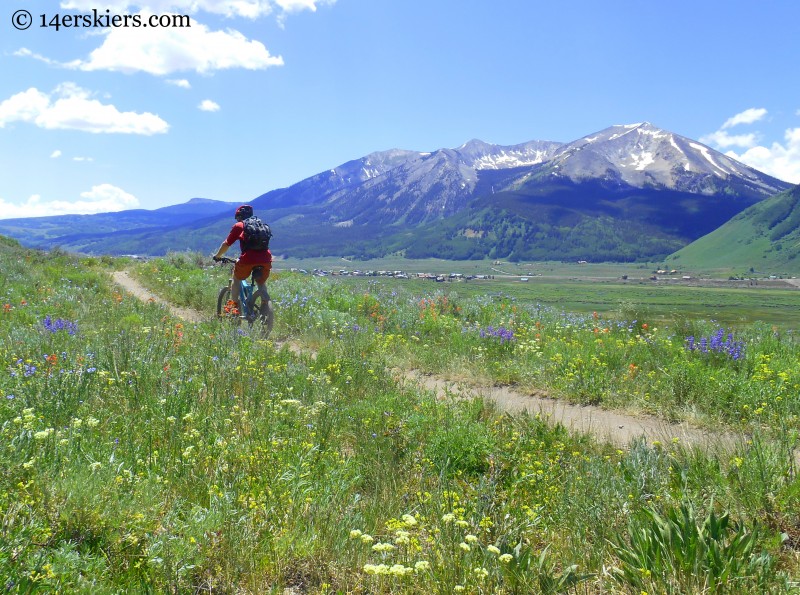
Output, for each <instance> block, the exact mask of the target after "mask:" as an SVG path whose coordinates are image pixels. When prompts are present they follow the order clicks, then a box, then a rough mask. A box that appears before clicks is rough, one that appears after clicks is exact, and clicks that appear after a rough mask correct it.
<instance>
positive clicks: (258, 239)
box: [242, 215, 272, 250]
mask: <svg viewBox="0 0 800 595" xmlns="http://www.w3.org/2000/svg"><path fill="white" fill-rule="evenodd" d="M271 237H272V230H271V229H270V228H269V225H267V224H266V223H264V222H263V221H262V220H261V219H259V218H258V217H256V216H255V215H253V216H252V217H250V218H248V219H245V220H244V236H243V237H242V246H243V249H244V250H269V240H270V238H271Z"/></svg>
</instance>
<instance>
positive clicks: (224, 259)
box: [211, 256, 236, 264]
mask: <svg viewBox="0 0 800 595" xmlns="http://www.w3.org/2000/svg"><path fill="white" fill-rule="evenodd" d="M211 258H212V260H213V261H214V262H222V263H224V264H236V261H235V260H234V259H233V258H228V257H227V256H220V257H219V258H217V257H216V256H212V257H211Z"/></svg>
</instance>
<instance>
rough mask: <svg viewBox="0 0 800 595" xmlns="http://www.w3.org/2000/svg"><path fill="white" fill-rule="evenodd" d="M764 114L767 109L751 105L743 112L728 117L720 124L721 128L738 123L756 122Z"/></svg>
mask: <svg viewBox="0 0 800 595" xmlns="http://www.w3.org/2000/svg"><path fill="white" fill-rule="evenodd" d="M766 115H767V110H765V109H764V108H763V107H758V108H756V107H751V108H750V109H746V110H744V111H743V112H739V113H738V114H736V115H735V116H733V117H732V118H728V119H727V120H726V121H725V123H724V124H723V125H722V130H725V129H727V128H730V127H731V126H737V125H739V124H753V123H754V122H758V121H759V120H761V119H763V118H764V116H766Z"/></svg>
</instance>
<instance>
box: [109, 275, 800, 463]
mask: <svg viewBox="0 0 800 595" xmlns="http://www.w3.org/2000/svg"><path fill="white" fill-rule="evenodd" d="M113 279H114V282H115V283H117V284H118V285H120V286H121V287H122V288H123V289H125V291H128V292H129V293H131V294H132V295H134V296H136V297H137V298H139V299H141V300H143V301H154V302H156V303H158V304H161V305H163V306H165V307H166V308H168V309H169V310H170V312H172V314H174V315H175V316H177V317H178V318H182V319H183V320H186V321H188V322H201V321H203V320H205V319H206V318H207V317H206V316H204V315H203V314H202V313H201V312H198V311H197V310H192V309H188V308H179V307H177V306H175V305H173V304H170V303H169V302H167V301H166V300H164V299H162V298H160V297H159V296H157V295H155V294H153V293H152V292H150V291H149V290H147V289H146V288H145V287H143V286H142V285H140V284H139V283H138V282H137V281H136V280H135V279H133V278H132V277H131V276H130V275H129V274H128V273H127V272H126V271H117V272H115V273H114V274H113ZM282 346H287V347H288V348H289V349H290V350H292V351H293V352H295V353H307V352H308V350H304V349H303V348H302V347H300V346H298V345H296V344H294V343H276V347H278V348H281V347H282ZM399 376H400V380H401V381H402V382H404V383H412V384H416V385H418V386H420V387H422V388H424V389H426V390H430V391H433V392H435V393H436V394H437V395H438V396H439V397H446V396H447V395H452V396H457V397H471V396H481V397H483V398H485V399H489V400H491V401H493V402H494V403H496V404H497V406H498V408H499V409H500V410H501V411H504V412H507V413H512V414H513V413H521V412H523V411H527V412H528V413H531V414H533V415H535V414H540V415H541V416H542V417H543V418H545V419H548V420H549V421H550V422H551V423H561V424H562V425H564V426H565V427H566V428H568V429H571V430H575V431H578V432H583V433H590V434H593V435H594V436H595V437H596V438H597V439H599V440H602V441H607V442H609V443H611V444H615V445H617V446H621V447H625V446H628V445H629V444H630V442H631V440H633V439H635V438H638V437H640V436H644V437H645V438H646V439H647V440H648V441H650V442H653V441H656V440H658V441H660V442H662V443H664V444H665V445H667V444H670V443H672V442H673V441H675V440H677V441H678V442H679V443H680V444H683V445H685V446H697V447H702V448H703V449H705V450H709V451H713V452H720V451H728V452H730V451H731V450H732V449H733V448H734V447H735V445H736V444H740V443H741V442H742V441H743V440H744V439H745V438H746V436H745V435H744V434H742V433H733V432H724V433H723V432H710V431H705V430H701V429H699V428H695V427H691V426H689V425H688V424H686V423H680V424H672V423H669V422H668V421H666V420H663V419H660V418H657V417H651V416H633V415H626V414H623V413H619V412H614V411H608V410H605V409H601V408H599V407H594V406H580V405H571V404H569V403H565V402H563V401H560V400H557V399H552V398H549V397H548V396H547V395H546V394H545V393H539V394H534V395H526V394H523V393H521V392H519V391H516V390H513V389H512V388H509V387H503V386H475V385H470V384H466V383H456V382H450V381H447V380H445V379H442V378H438V377H436V376H430V375H426V374H422V373H420V372H418V371H406V372H402V373H400V374H399ZM795 460H796V461H797V462H798V464H800V452H795Z"/></svg>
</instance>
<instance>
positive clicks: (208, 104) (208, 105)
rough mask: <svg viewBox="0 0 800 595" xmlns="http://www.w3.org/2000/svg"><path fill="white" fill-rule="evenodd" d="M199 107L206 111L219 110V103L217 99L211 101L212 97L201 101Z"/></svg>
mask: <svg viewBox="0 0 800 595" xmlns="http://www.w3.org/2000/svg"><path fill="white" fill-rule="evenodd" d="M197 109H199V110H201V111H204V112H218V111H219V104H218V103H216V102H215V101H211V100H210V99H204V100H203V101H201V102H200V105H198V106H197Z"/></svg>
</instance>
